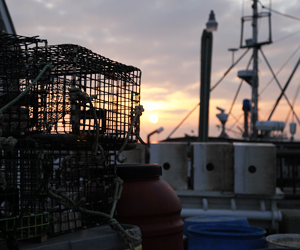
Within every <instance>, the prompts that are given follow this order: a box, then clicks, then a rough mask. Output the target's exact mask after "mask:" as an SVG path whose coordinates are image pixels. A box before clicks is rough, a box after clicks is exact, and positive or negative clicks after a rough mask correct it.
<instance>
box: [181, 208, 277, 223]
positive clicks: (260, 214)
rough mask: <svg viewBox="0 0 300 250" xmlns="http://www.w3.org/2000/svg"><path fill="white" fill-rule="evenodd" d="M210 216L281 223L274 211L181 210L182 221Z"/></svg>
mask: <svg viewBox="0 0 300 250" xmlns="http://www.w3.org/2000/svg"><path fill="white" fill-rule="evenodd" d="M211 215H224V216H244V217H247V218H248V219H249V220H264V221H278V222H279V221H281V220H282V214H281V212H280V211H279V210H277V211H276V210H274V211H250V210H225V209H209V210H203V209H197V208H183V209H182V211H181V217H182V218H183V219H185V218H188V217H196V216H211Z"/></svg>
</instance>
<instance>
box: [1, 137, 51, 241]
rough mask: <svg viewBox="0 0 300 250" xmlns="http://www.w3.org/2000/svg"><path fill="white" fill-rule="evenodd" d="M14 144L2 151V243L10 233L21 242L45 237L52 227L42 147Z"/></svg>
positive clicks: (33, 144) (26, 142) (20, 143)
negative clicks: (50, 226)
mask: <svg viewBox="0 0 300 250" xmlns="http://www.w3.org/2000/svg"><path fill="white" fill-rule="evenodd" d="M2 138H3V137H1V139H2ZM14 144H16V145H15V147H13V148H10V149H3V148H2V150H0V159H1V171H0V241H2V240H4V239H5V237H6V233H7V232H10V231H14V232H16V234H17V235H16V237H17V238H19V239H20V238H26V237H29V236H30V237H35V236H38V235H42V234H45V233H46V231H47V225H48V224H49V219H48V217H49V213H48V212H47V211H46V210H45V206H46V204H47V197H48V191H47V190H48V186H47V181H46V179H47V175H46V174H47V172H48V171H47V165H46V162H45V160H44V159H43V158H42V154H43V148H42V147H41V146H42V145H38V146H37V145H36V144H35V143H34V141H23V140H20V141H15V143H14ZM41 220H43V227H42V228H41V222H40V221H41ZM38 221H39V222H38ZM33 222H35V223H33ZM31 223H32V224H31ZM37 227H39V228H37Z"/></svg>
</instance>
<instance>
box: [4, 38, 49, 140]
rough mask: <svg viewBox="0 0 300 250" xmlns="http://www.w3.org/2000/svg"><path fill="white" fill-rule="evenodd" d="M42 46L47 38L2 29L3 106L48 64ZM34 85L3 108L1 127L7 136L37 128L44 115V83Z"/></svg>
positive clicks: (25, 132) (21, 133) (45, 44)
mask: <svg viewBox="0 0 300 250" xmlns="http://www.w3.org/2000/svg"><path fill="white" fill-rule="evenodd" d="M39 46H44V47H45V48H46V47H47V41H46V40H42V39H38V38H37V37H24V36H18V35H10V34H6V33H0V108H1V107H4V106H5V105H7V104H9V103H10V102H12V101H13V100H15V98H16V97H17V96H18V95H19V94H20V93H21V92H22V91H24V90H25V89H26V88H27V87H28V86H29V85H30V84H31V83H32V82H33V80H34V79H35V78H36V77H37V76H38V74H39V72H40V71H41V70H42V68H43V67H44V66H45V63H46V54H44V55H42V57H43V58H42V60H37V59H38V58H40V56H41V55H40V54H39V55H38V54H37V50H34V49H33V48H37V47H39ZM45 77H46V74H45V75H44V76H43V77H42V78H41V79H40V82H39V84H36V85H34V86H32V88H31V89H30V90H29V92H28V93H27V95H26V96H24V97H23V98H20V99H19V100H18V101H17V102H15V103H14V104H12V105H10V106H9V107H8V108H6V109H5V110H3V112H2V113H3V119H2V120H1V121H2V124H1V127H2V134H3V135H4V136H19V137H20V136H22V135H26V134H29V133H30V132H35V131H37V125H38V124H40V123H42V122H43V120H44V118H43V117H42V115H41V114H43V111H44V109H43V107H42V106H41V105H40V104H42V103H44V97H45V96H44V94H45V93H44V91H43V84H41V83H42V82H43V81H44V80H45Z"/></svg>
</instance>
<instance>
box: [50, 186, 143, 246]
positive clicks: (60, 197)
mask: <svg viewBox="0 0 300 250" xmlns="http://www.w3.org/2000/svg"><path fill="white" fill-rule="evenodd" d="M117 182H118V181H117ZM116 193H119V192H116ZM49 195H50V196H51V197H52V198H54V199H55V200H57V201H58V202H59V203H60V204H61V205H63V206H64V207H66V208H68V209H74V210H76V211H79V212H81V213H85V214H88V215H94V216H99V217H102V218H105V219H106V220H107V221H108V224H109V226H110V227H111V228H112V229H113V230H115V231H116V232H117V233H118V235H119V237H120V239H121V240H123V242H124V243H125V244H126V245H128V246H129V247H130V250H134V244H133V243H134V242H137V241H140V240H141V237H140V236H139V235H135V234H133V232H132V231H130V230H128V229H127V230H125V229H124V228H123V227H122V226H121V225H120V223H119V222H118V221H117V220H115V219H114V218H112V217H111V216H110V215H108V214H106V213H102V212H99V211H92V210H88V209H86V208H83V207H82V205H83V204H84V203H85V198H81V199H80V200H79V201H78V202H77V203H75V202H74V201H73V200H72V199H71V198H70V197H68V196H67V195H66V194H65V193H64V192H63V191H62V190H61V189H57V190H56V189H54V188H52V187H49ZM64 200H65V201H64Z"/></svg>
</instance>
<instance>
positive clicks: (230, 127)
mask: <svg viewBox="0 0 300 250" xmlns="http://www.w3.org/2000/svg"><path fill="white" fill-rule="evenodd" d="M242 117H243V114H241V115H240V116H239V118H238V119H237V120H236V121H235V123H234V124H232V126H231V127H230V128H229V129H230V130H231V129H232V128H233V127H234V126H235V125H236V124H237V123H238V122H239V121H240V119H241V118H242Z"/></svg>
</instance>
